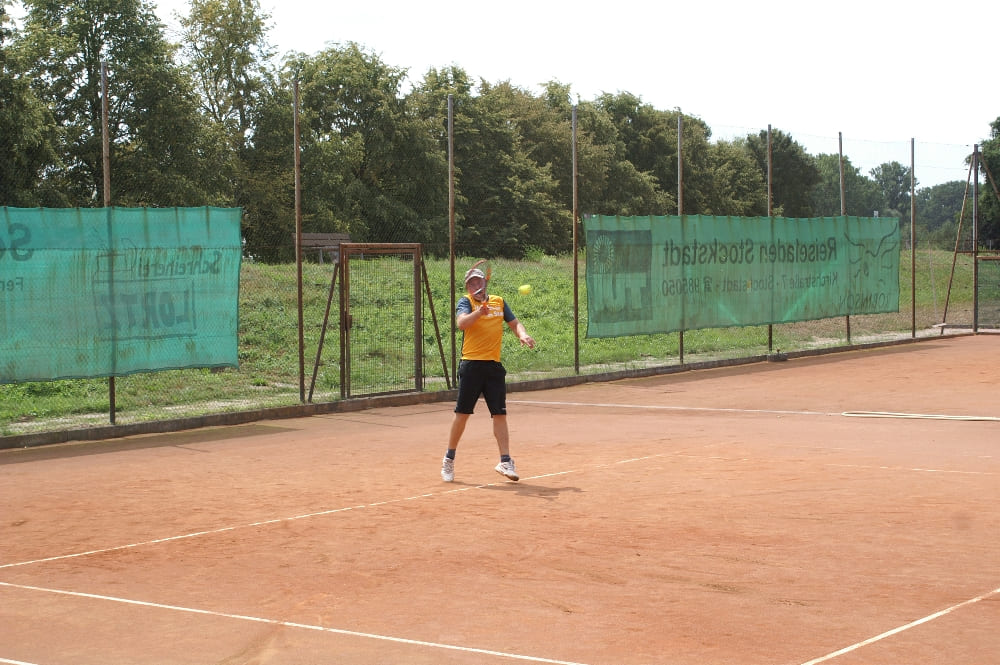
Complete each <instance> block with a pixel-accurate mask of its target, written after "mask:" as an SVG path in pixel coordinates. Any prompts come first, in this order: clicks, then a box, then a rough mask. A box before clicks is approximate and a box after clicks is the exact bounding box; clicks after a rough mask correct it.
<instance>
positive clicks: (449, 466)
mask: <svg viewBox="0 0 1000 665" xmlns="http://www.w3.org/2000/svg"><path fill="white" fill-rule="evenodd" d="M441 480H443V481H444V482H446V483H450V482H451V481H453V480H455V460H453V459H451V458H450V457H445V458H444V460H443V461H442V462H441Z"/></svg>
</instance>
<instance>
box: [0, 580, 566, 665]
mask: <svg viewBox="0 0 1000 665" xmlns="http://www.w3.org/2000/svg"><path fill="white" fill-rule="evenodd" d="M0 586H3V587H8V588H11V589H23V590H25V591H40V592H43V593H53V594H58V595H61V596H72V597H74V598H87V599H90V600H106V601H109V602H112V603H122V604H125V605H136V606H139V607H150V608H153V609H158V610H171V611H174V612H185V613H187V614H199V615H202V616H211V617H217V618H221V619H235V620H237V621H251V622H254V623H264V624H268V625H270V626H283V627H285V628H300V629H303V630H315V631H319V632H323V633H333V634H335V635H348V636H351V637H363V638H366V639H371V640H381V641H383V642H396V643H399V644H409V645H413V646H423V647H433V648H435V649H448V650H451V651H462V652H464V653H478V654H484V655H487V656H497V657H499V658H509V659H512V660H523V661H529V662H532V663H550V664H552V665H585V664H584V663H574V662H570V661H567V660H553V659H551V658H540V657H538V656H525V655H523V654H516V653H506V652H504V651H491V650H489V649H477V648H474V647H462V646H457V645H454V644H443V643H441V642H425V641H423V640H411V639H408V638H405V637H393V636H391V635H379V634H377V633H363V632H359V631H356V630H344V629H342V628H331V627H329V626H317V625H315V624H308V623H297V622H294V621H281V620H280V619H266V618H263V617H255V616H248V615H245V614H230V613H229V612H215V611H212V610H200V609H197V608H194V607H181V606H179V605H164V604H161V603H151V602H147V601H144V600H133V599H131V598H118V597H115V596H104V595H101V594H95V593H82V592H79V591H66V590H65V589H47V588H45V587H39V586H30V585H26V584H11V583H9V582H0ZM0 662H16V661H2V660H0Z"/></svg>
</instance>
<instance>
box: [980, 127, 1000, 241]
mask: <svg viewBox="0 0 1000 665" xmlns="http://www.w3.org/2000/svg"><path fill="white" fill-rule="evenodd" d="M980 149H981V152H982V156H981V159H982V167H981V169H980V170H982V171H984V174H983V175H987V173H986V172H988V175H989V177H987V178H985V179H984V181H983V182H985V185H984V186H983V187H982V188H981V189H982V191H981V192H980V194H979V213H980V219H981V222H980V226H979V239H980V241H981V242H983V244H985V245H988V246H991V247H993V248H1000V200H998V198H1000V197H998V193H997V191H998V190H996V189H994V186H995V187H997V188H1000V117H998V118H997V119H996V120H994V121H993V122H991V123H990V138H989V139H988V140H986V141H983V144H982V145H981V146H980ZM990 178H992V180H991V179H990Z"/></svg>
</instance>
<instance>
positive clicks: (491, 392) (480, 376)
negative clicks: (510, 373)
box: [455, 360, 507, 416]
mask: <svg viewBox="0 0 1000 665" xmlns="http://www.w3.org/2000/svg"><path fill="white" fill-rule="evenodd" d="M480 395H482V396H483V399H485V400H486V407H487V408H488V409H489V410H490V415H493V416H505V415H507V370H506V369H504V366H503V365H502V364H500V363H498V362H494V361H492V360H463V361H462V362H461V363H459V365H458V401H457V402H456V404H455V413H472V412H473V410H474V409H475V407H476V402H477V401H479V396H480Z"/></svg>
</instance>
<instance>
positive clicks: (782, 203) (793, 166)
mask: <svg viewBox="0 0 1000 665" xmlns="http://www.w3.org/2000/svg"><path fill="white" fill-rule="evenodd" d="M745 145H746V148H747V150H749V151H750V154H751V155H752V156H753V158H754V160H755V161H756V162H757V166H758V168H759V169H760V171H761V174H762V175H763V178H764V182H765V183H767V171H768V154H767V153H768V146H767V131H765V130H761V132H760V133H759V134H750V135H749V136H747V138H746V143H745ZM819 181H820V175H819V169H818V168H817V167H816V160H815V159H814V158H813V157H812V156H811V155H809V153H807V152H806V151H805V149H804V148H803V147H802V146H801V145H799V144H798V143H797V142H796V141H795V140H794V139H793V138H792V137H791V135H789V134H786V133H785V132H782V131H781V130H778V129H772V130H771V195H772V204H773V207H774V210H773V212H774V214H775V215H776V216H784V217H812V216H813V215H814V214H815V212H814V211H813V208H812V195H813V194H812V190H813V187H815V186H816V185H817V184H818V183H819Z"/></svg>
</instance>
